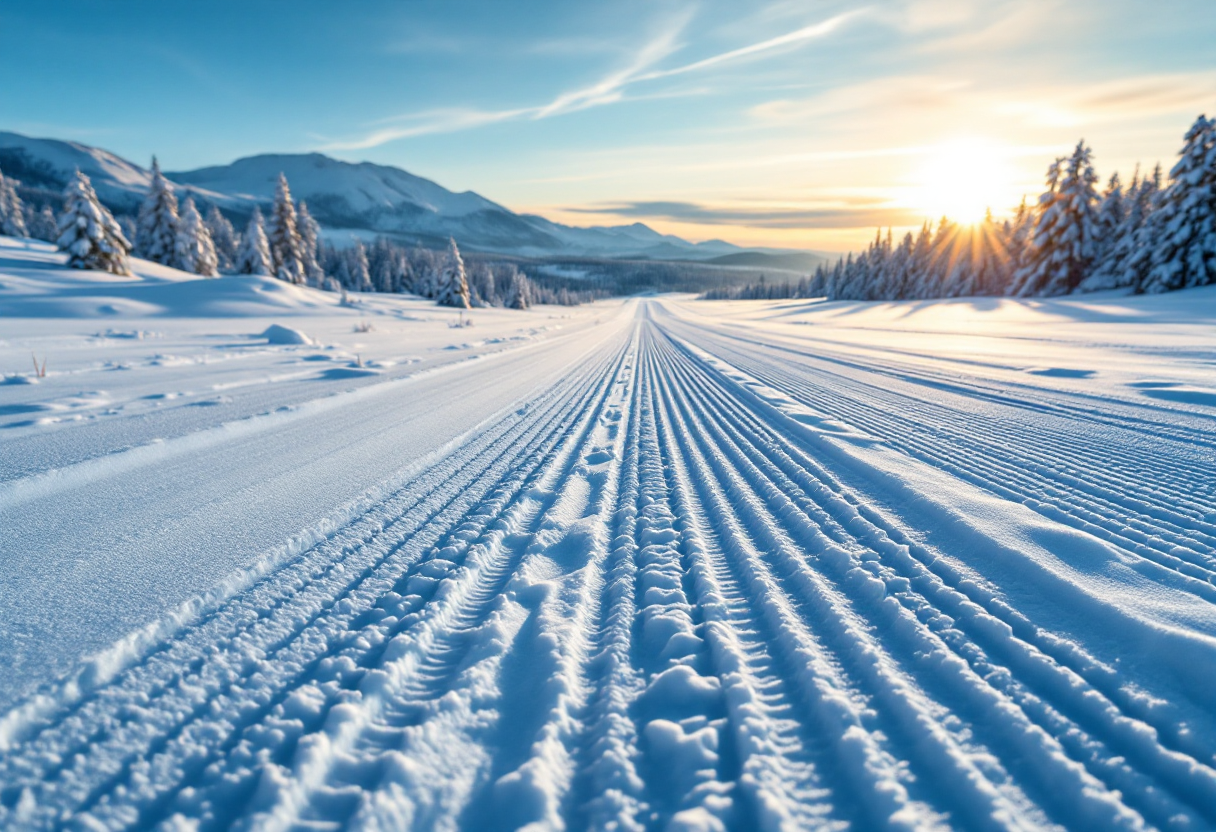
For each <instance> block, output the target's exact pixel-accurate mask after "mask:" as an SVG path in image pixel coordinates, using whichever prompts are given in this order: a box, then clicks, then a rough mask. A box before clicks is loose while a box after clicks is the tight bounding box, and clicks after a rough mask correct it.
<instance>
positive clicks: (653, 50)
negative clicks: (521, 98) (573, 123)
mask: <svg viewBox="0 0 1216 832" xmlns="http://www.w3.org/2000/svg"><path fill="white" fill-rule="evenodd" d="M689 18H690V15H688V14H684V15H681V16H680V17H678V18H676V19H675V20H674V21H672V23H671V24H670V25H668V26H667V27H666V29H665V30H664V31H663V32H661V33H660V34H659V35H658V36H657V37H655V38H652V39H651V40H650V41H649V42H648V43H647V44H646V45H645V46H643V47H642V48H641V49H640V50H639V51H638V53H637V54H636V55H634V57H633V60H631V61H630V62H629V64H628V65H627V66H625V67H624V68H623V69H620V70H617V71H616V72H613V73H610V74H608V75H606V76H605V77H603V78H601V79H600V80H599V81H596V82H595V83H594V84H591V85H590V86H587V87H583V88H582V89H577V90H571V91H570V92H565V93H562V94H561V95H559V96H558V97H557V98H555V99H553V100H552V101H551V102H549V103H548V104H546V105H544V106H543V107H540V108H538V109H537V111H536V114H535V115H534V116H533V118H548V117H549V116H554V115H559V114H561V113H569V112H575V111H577V110H585V109H587V108H588V107H596V106H599V105H601V104H611V103H613V102H616V101H619V100H620V99H621V92H622V90H623V89H624V88H625V86H626V85H627V84H630V83H632V82H634V81H637V80H641V79H644V78H647V77H652V76H653V73H647V74H645V75H643V74H642V73H643V72H644V71H645V70H646V69H648V68H649V67H651V66H654V65H655V64H656V63H658V62H659V61H661V60H663V59H664V58H666V57H667V56H668V55H670V54H671V53H672V52H675V51H676V49H677V48H678V46H677V43H676V38H678V37H679V35H680V32H681V31H683V29H684V27H685V26H687V25H688V20H689Z"/></svg>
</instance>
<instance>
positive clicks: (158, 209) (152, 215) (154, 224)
mask: <svg viewBox="0 0 1216 832" xmlns="http://www.w3.org/2000/svg"><path fill="white" fill-rule="evenodd" d="M177 223H178V216H177V197H176V196H174V195H173V188H172V186H171V185H170V184H169V182H168V180H167V179H165V177H164V176H163V175H162V174H161V172H160V163H159V162H157V161H156V157H155V156H153V157H152V182H151V184H150V186H149V188H148V195H147V196H146V197H144V201H143V204H142V205H140V207H139V220H138V221H137V223H136V228H135V255H136V256H137V257H142V258H144V259H145V260H151V261H152V262H154V263H160V264H161V265H163V266H176V265H177V261H176V259H175V258H176V254H175V253H174V252H175V251H176V248H177Z"/></svg>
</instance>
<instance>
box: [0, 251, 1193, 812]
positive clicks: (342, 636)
mask: <svg viewBox="0 0 1216 832" xmlns="http://www.w3.org/2000/svg"><path fill="white" fill-rule="evenodd" d="M62 263H63V255H61V254H57V253H54V252H53V251H51V250H50V248H49V247H48V246H45V245H41V244H36V243H31V242H24V241H14V240H10V239H6V238H0V284H2V285H3V288H0V339H2V340H0V369H2V370H3V371H4V372H5V373H6V382H7V383H6V384H4V385H3V386H2V387H0V442H3V451H4V453H3V458H2V459H3V462H2V463H0V527H2V528H4V529H5V534H4V536H3V537H2V538H0V540H2V541H3V542H0V593H2V595H0V597H3V598H4V602H3V604H0V633H2V635H0V666H4V667H5V668H6V669H7V672H6V673H5V674H3V675H0V709H2V711H0V783H3V789H2V790H0V826H3V827H4V828H6V829H9V828H12V829H42V828H57V827H68V828H98V829H101V828H107V829H110V828H130V827H135V828H149V829H152V828H166V829H167V828H199V829H222V828H228V827H230V826H234V825H235V826H238V827H239V828H250V829H287V828H384V829H388V828H394V829H405V828H414V829H431V828H434V829H457V828H460V829H498V828H521V827H528V826H529V825H531V827H530V828H545V829H552V828H591V827H594V828H617V829H639V830H640V829H706V830H712V829H749V830H750V829H788V830H799V829H807V828H846V827H851V828H866V829H869V828H901V829H924V828H968V829H969V828H977V829H978V828H984V829H992V828H999V829H1004V828H1009V829H1013V828H1059V827H1062V828H1071V829H1124V828H1127V829H1142V828H1166V827H1169V828H1180V829H1187V828H1190V829H1202V828H1211V827H1212V826H1213V825H1216V810H1214V809H1213V807H1216V756H1214V754H1213V749H1214V748H1216V711H1213V709H1212V707H1211V690H1212V686H1213V684H1214V683H1216V671H1213V668H1216V588H1214V587H1213V581H1214V579H1216V484H1214V483H1213V481H1212V476H1211V473H1212V471H1213V470H1214V468H1213V462H1214V458H1213V457H1214V454H1216V427H1214V423H1213V419H1214V418H1216V384H1213V382H1212V376H1211V365H1212V361H1213V360H1214V356H1216V327H1214V326H1213V323H1214V322H1216V289H1195V290H1188V291H1185V292H1179V293H1175V294H1172V295H1161V296H1153V297H1126V296H1121V295H1116V294H1106V295H1102V294H1097V295H1090V296H1085V297H1084V298H1083V299H1076V298H1072V299H1055V300H1035V301H1029V300H1012V299H966V300H954V301H933V302H899V303H869V304H867V303H849V302H834V303H825V302H809V301H798V302H772V301H746V302H745V301H738V302H713V301H699V300H694V299H691V298H689V297H687V296H661V297H649V298H645V299H631V300H621V301H612V302H601V303H597V304H594V305H589V306H584V307H578V308H574V309H553V308H543V307H542V308H537V309H532V310H527V311H515V310H481V309H478V310H472V311H471V312H466V313H465V314H466V315H467V316H469V317H471V320H472V321H473V325H472V326H471V327H463V328H462V327H456V326H454V325H453V324H455V323H456V322H457V321H458V317H457V315H456V312H455V311H449V310H444V309H441V308H439V307H437V306H435V305H434V304H433V303H430V302H427V301H423V300H420V299H417V298H411V297H405V296H401V297H381V296H371V295H367V296H363V297H362V298H357V299H356V302H354V303H352V304H351V305H349V306H343V305H342V304H341V303H340V302H339V299H338V298H337V297H335V296H332V295H330V294H327V293H323V292H320V291H317V290H314V289H309V288H304V287H299V286H289V285H286V284H283V283H280V282H278V281H274V280H272V279H270V278H263V277H250V276H245V277H240V278H220V279H213V280H203V279H199V278H197V277H192V276H189V275H185V274H182V273H180V272H175V271H174V270H172V269H167V268H165V267H162V266H156V265H153V264H149V263H146V262H144V261H140V260H133V261H132V266H133V271H134V272H135V276H134V277H131V278H119V277H115V276H112V275H103V274H99V273H91V272H77V271H72V270H67V269H65V268H63V266H62ZM277 333H295V334H296V335H295V336H292V337H290V338H288V339H286V340H287V342H286V343H284V342H283V339H281V338H279V337H276V334H277ZM296 336H298V337H296ZM31 353H32V354H33V355H34V357H35V359H34V360H35V361H43V360H45V361H46V373H45V375H40V374H38V373H36V372H34V370H33V366H32V364H33V362H31V360H30V358H31Z"/></svg>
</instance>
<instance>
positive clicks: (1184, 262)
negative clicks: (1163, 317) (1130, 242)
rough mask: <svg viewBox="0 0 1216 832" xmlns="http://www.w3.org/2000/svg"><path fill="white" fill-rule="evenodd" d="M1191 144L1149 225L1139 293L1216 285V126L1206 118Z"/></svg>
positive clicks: (1200, 121) (1196, 126) (1189, 134)
mask: <svg viewBox="0 0 1216 832" xmlns="http://www.w3.org/2000/svg"><path fill="white" fill-rule="evenodd" d="M1185 142H1186V144H1185V145H1184V146H1183V148H1182V152H1181V154H1180V157H1181V158H1179V160H1178V163H1177V164H1176V165H1174V167H1173V169H1172V170H1171V171H1170V184H1169V187H1167V188H1166V189H1165V190H1164V191H1163V192H1162V193H1161V196H1160V199H1159V202H1158V207H1157V209H1156V210H1155V211H1154V212H1153V214H1152V217H1151V218H1150V220H1149V222H1148V227H1149V228H1150V229H1151V231H1150V232H1149V233H1148V234H1146V247H1147V248H1148V250H1149V256H1148V263H1147V269H1146V270H1144V272H1143V273H1142V275H1141V277H1140V280H1139V281H1138V283H1137V285H1136V291H1137V292H1148V293H1157V292H1168V291H1171V290H1174V289H1187V288H1190V287H1193V286H1206V285H1208V284H1209V283H1216V121H1213V120H1210V119H1208V118H1206V117H1204V116H1200V117H1199V118H1198V120H1196V122H1195V123H1194V125H1192V126H1191V129H1190V130H1188V131H1187V133H1186V137H1185Z"/></svg>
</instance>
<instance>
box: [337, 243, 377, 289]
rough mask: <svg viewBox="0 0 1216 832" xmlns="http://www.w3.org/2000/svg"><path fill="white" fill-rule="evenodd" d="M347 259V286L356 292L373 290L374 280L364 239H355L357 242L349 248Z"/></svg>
mask: <svg viewBox="0 0 1216 832" xmlns="http://www.w3.org/2000/svg"><path fill="white" fill-rule="evenodd" d="M345 260H346V268H345V271H346V275H345V277H346V280H345V281H344V282H345V284H346V286H347V288H349V289H353V290H354V291H356V292H368V291H371V288H372V280H371V273H370V271H369V269H368V263H367V247H366V246H364V245H363V241H362V240H355V244H354V245H352V246H351V247H350V248H349V249H347V251H346V253H345Z"/></svg>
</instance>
